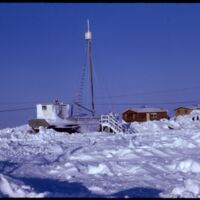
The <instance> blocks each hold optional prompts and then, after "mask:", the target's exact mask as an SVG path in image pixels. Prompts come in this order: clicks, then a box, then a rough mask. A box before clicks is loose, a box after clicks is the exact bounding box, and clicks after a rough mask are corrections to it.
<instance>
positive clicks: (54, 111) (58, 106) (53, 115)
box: [36, 100, 72, 119]
mask: <svg viewBox="0 0 200 200" xmlns="http://www.w3.org/2000/svg"><path fill="white" fill-rule="evenodd" d="M36 108H37V119H66V118H68V117H70V116H71V113H72V110H71V109H72V108H71V106H70V105H69V104H63V103H62V102H59V101H58V100H56V101H55V103H53V104H37V105H36Z"/></svg>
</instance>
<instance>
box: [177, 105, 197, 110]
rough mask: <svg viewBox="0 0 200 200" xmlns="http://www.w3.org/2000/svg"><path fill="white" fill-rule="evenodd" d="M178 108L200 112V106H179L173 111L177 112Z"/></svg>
mask: <svg viewBox="0 0 200 200" xmlns="http://www.w3.org/2000/svg"><path fill="white" fill-rule="evenodd" d="M179 108H186V109H190V110H200V106H181V107H178V108H176V109H175V110H178V109H179Z"/></svg>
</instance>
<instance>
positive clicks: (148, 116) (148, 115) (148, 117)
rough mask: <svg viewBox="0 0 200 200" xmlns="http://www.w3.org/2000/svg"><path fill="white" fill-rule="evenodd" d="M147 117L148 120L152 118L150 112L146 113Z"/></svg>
mask: <svg viewBox="0 0 200 200" xmlns="http://www.w3.org/2000/svg"><path fill="white" fill-rule="evenodd" d="M146 119H147V121H149V120H150V114H149V113H147V114H146Z"/></svg>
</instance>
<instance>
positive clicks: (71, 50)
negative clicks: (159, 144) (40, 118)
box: [0, 3, 200, 127]
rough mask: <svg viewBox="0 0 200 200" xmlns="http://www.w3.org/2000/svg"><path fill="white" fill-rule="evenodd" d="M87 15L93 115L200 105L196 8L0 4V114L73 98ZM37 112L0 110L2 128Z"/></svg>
mask: <svg viewBox="0 0 200 200" xmlns="http://www.w3.org/2000/svg"><path fill="white" fill-rule="evenodd" d="M87 18H89V19H90V24H91V31H92V34H93V41H92V42H93V43H92V48H93V66H94V82H95V103H96V110H97V113H102V112H108V111H116V112H121V111H123V110H124V109H126V108H128V107H134V106H136V107H140V106H144V105H149V106H152V107H164V108H167V109H169V110H170V111H172V110H173V108H176V106H180V105H185V104H187V105H191V104H196V103H198V102H200V97H199V90H200V83H199V81H200V80H199V74H200V67H199V66H200V59H199V58H200V57H199V55H200V39H199V35H200V4H195V3H193V4H189V3H187V4H184V3H181V4H176V3H173V4H169V3H158V4H156V3H149V4H147V3H125V4H123V3H93V4H92V3H83V4H81V3H74V4H73V3H58V4H57V3H16V4H15V3H1V4H0V72H1V79H0V80H1V82H0V83H1V84H0V91H1V99H0V110H4V109H12V108H22V107H30V106H35V104H36V103H42V102H52V101H53V100H54V99H55V98H59V99H61V100H62V101H64V102H66V103H72V102H73V101H74V99H75V96H76V93H77V91H78V89H79V86H80V77H81V73H82V67H83V66H84V62H85V40H84V33H85V31H86V20H87ZM86 79H87V78H86ZM87 84H89V83H87V82H86V83H85V85H87ZM84 92H85V93H86V94H85V99H86V100H85V102H86V104H87V103H89V98H90V96H89V94H88V91H87V88H85V90H84ZM176 102H183V103H176ZM119 104H123V105H119ZM130 104H132V105H130ZM35 114H36V113H35V110H30V111H18V112H9V113H5V112H4V113H0V118H1V120H0V121H1V122H0V127H7V126H16V125H20V124H25V123H26V122H27V120H28V119H30V118H33V117H35Z"/></svg>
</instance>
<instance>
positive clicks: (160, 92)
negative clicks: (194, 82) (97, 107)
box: [96, 86, 200, 99]
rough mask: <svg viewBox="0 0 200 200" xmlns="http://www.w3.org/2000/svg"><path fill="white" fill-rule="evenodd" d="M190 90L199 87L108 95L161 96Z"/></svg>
mask: <svg viewBox="0 0 200 200" xmlns="http://www.w3.org/2000/svg"><path fill="white" fill-rule="evenodd" d="M192 89H200V86H195V87H186V88H179V89H167V90H155V91H149V92H135V93H129V94H119V95H113V96H111V95H110V98H118V97H129V96H130V97H131V96H133V95H140V96H142V95H151V94H162V93H164V94H165V93H173V92H178V91H182V92H185V91H186V90H192ZM96 98H98V99H104V98H107V96H97V97H96Z"/></svg>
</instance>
